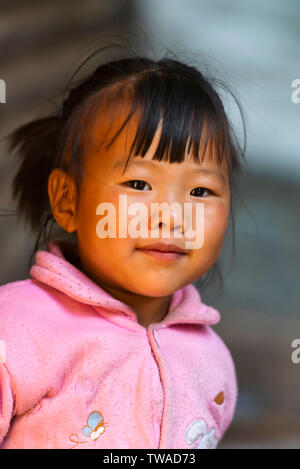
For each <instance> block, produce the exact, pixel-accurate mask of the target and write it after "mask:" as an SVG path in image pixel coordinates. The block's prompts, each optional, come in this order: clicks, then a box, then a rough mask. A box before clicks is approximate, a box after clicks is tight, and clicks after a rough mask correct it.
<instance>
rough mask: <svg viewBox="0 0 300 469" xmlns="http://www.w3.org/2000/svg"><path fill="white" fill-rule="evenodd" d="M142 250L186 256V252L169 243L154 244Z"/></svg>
mask: <svg viewBox="0 0 300 469" xmlns="http://www.w3.org/2000/svg"><path fill="white" fill-rule="evenodd" d="M138 249H141V250H147V251H148V250H151V251H160V252H165V253H170V252H172V253H178V254H186V251H185V250H184V249H182V248H180V247H179V246H177V245H176V244H172V243H171V244H168V243H154V244H148V245H147V246H143V247H141V248H138Z"/></svg>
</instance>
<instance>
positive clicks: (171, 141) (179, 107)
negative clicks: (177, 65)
mask: <svg viewBox="0 0 300 469" xmlns="http://www.w3.org/2000/svg"><path fill="white" fill-rule="evenodd" d="M124 88H127V90H126V91H127V92H128V91H129V95H130V101H129V102H130V106H129V112H128V114H127V116H126V118H125V120H124V122H123V123H122V125H121V127H120V128H119V129H118V131H117V132H116V133H115V134H114V135H113V136H112V138H111V139H110V140H109V141H108V143H107V145H106V146H105V147H106V148H107V149H109V148H110V147H111V146H112V145H113V143H114V141H115V140H116V139H117V137H118V135H119V134H120V133H121V132H122V130H123V129H124V128H125V126H126V124H127V123H128V122H129V121H130V119H132V117H133V116H135V117H137V121H138V124H137V130H136V133H135V135H134V138H133V142H132V145H131V148H130V153H129V157H128V160H127V162H126V166H127V164H128V162H129V159H130V157H131V155H132V154H133V155H135V156H137V155H139V156H142V157H144V156H145V154H146V153H147V151H148V149H149V147H150V145H151V143H152V141H153V139H154V136H155V133H156V131H157V130H158V128H159V127H160V126H161V135H160V139H159V143H158V146H157V149H156V152H155V154H154V156H153V158H152V159H154V160H158V161H162V160H164V161H168V162H170V163H175V162H177V163H180V162H183V161H184V160H185V158H186V152H187V153H190V152H191V155H192V158H193V160H194V161H195V162H199V161H200V162H202V161H203V159H204V156H205V154H206V151H207V147H208V144H209V143H211V144H212V143H213V144H214V149H215V152H214V154H216V158H217V160H218V161H219V163H221V162H222V160H223V159H224V158H225V160H226V162H227V163H228V164H229V163H230V160H231V155H230V151H231V147H230V136H229V126H228V121H227V117H226V115H225V111H224V109H223V105H222V103H221V101H220V99H219V97H218V95H217V94H216V93H215V92H213V91H212V90H205V89H203V88H201V87H200V86H199V83H196V82H193V81H191V80H188V79H183V78H182V76H179V75H178V76H177V77H174V76H171V77H170V76H164V75H163V74H158V73H149V72H148V73H146V74H144V75H143V76H142V77H136V79H135V80H134V81H133V82H131V83H130V84H129V86H128V83H127V86H125V87H124V85H123V86H121V87H120V89H119V90H118V91H117V93H116V95H115V97H117V100H118V103H119V105H120V96H119V93H122V95H123V98H124ZM127 96H128V95H127ZM110 97H111V96H110ZM127 103H128V101H127ZM119 105H118V106H117V107H119ZM127 107H128V105H127ZM114 112H115V111H114ZM126 166H125V169H126Z"/></svg>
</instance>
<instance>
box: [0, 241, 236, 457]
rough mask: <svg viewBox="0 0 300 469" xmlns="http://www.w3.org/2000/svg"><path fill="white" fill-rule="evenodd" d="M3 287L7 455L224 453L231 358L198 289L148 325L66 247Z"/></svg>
mask: <svg viewBox="0 0 300 469" xmlns="http://www.w3.org/2000/svg"><path fill="white" fill-rule="evenodd" d="M35 259H36V261H35V262H36V263H35V265H33V266H32V267H31V269H30V276H31V278H28V279H26V280H23V281H17V282H11V283H7V284H6V285H3V286H1V287H0V448H1V449H7V448H19V449H20V448H34V449H36V448H58V449H64V448H65V449H68V448H69V449H72V448H74V449H75V448H76V449H77V448H81V449H85V448H103V449H114V448H119V449H132V448H134V449H138V448H146V449H155V448H164V449H173V448H174V449H195V448H215V447H216V446H217V444H218V442H219V441H220V440H221V438H222V436H223V435H224V433H225V431H226V430H227V428H228V426H229V424H230V422H231V421H232V418H233V414H234V410H235V405H236V400H237V379H236V373H235V367H234V363H233V360H232V356H231V354H230V352H229V350H228V348H227V347H226V345H225V344H224V342H223V341H222V340H221V338H220V337H219V336H218V335H217V334H216V332H215V331H214V330H213V329H212V328H211V327H210V325H211V324H216V323H217V322H218V321H219V320H220V314H219V312H218V311H217V310H216V309H214V308H212V307H210V306H207V305H205V304H204V303H202V301H201V298H200V295H199V293H198V291H197V289H196V288H195V287H194V285H192V284H190V285H188V286H186V287H184V288H182V289H180V290H177V291H176V292H175V293H174V294H173V296H172V301H171V304H170V308H169V311H168V314H167V316H166V317H165V318H164V319H163V320H162V321H161V322H158V323H153V324H151V325H149V327H147V328H145V327H143V326H142V325H140V324H139V323H138V322H137V317H136V314H135V313H134V311H133V310H132V309H131V308H130V307H129V306H127V305H126V304H125V303H122V302H120V301H118V300H116V299H115V298H113V297H112V296H111V295H109V294H108V293H107V292H105V291H104V290H103V289H102V288H100V287H99V286H98V285H97V284H96V283H94V282H93V281H92V280H91V279H89V278H88V277H87V276H86V275H85V274H83V273H82V272H81V271H80V270H78V269H77V268H76V267H75V266H74V265H73V264H71V263H70V262H68V261H67V259H66V257H65V256H64V255H63V253H62V249H61V246H60V244H59V242H58V241H52V242H51V243H50V244H49V245H48V250H47V251H46V250H40V251H38V252H37V253H36V256H35Z"/></svg>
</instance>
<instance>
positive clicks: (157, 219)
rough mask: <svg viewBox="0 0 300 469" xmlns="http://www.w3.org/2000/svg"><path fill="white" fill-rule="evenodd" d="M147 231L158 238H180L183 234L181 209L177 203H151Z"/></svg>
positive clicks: (180, 205)
mask: <svg viewBox="0 0 300 469" xmlns="http://www.w3.org/2000/svg"><path fill="white" fill-rule="evenodd" d="M149 215H150V216H149V226H148V229H149V230H150V231H151V232H152V233H154V232H156V233H157V234H156V236H157V237H159V236H161V235H162V237H163V238H166V237H168V236H171V237H173V236H175V237H181V236H182V235H183V233H184V217H183V207H182V204H181V203H179V202H174V201H173V202H172V203H169V202H166V201H163V202H152V203H151V206H150V212H149Z"/></svg>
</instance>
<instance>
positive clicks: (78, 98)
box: [0, 57, 241, 449]
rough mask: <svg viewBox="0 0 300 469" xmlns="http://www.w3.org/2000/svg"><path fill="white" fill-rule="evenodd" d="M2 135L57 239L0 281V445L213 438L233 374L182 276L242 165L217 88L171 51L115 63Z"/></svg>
mask: <svg viewBox="0 0 300 469" xmlns="http://www.w3.org/2000/svg"><path fill="white" fill-rule="evenodd" d="M9 137H10V148H11V149H12V148H14V147H18V152H19V155H20V157H21V165H20V167H19V168H18V171H17V173H16V175H15V179H14V186H13V189H14V196H15V197H16V198H18V207H19V209H20V210H21V212H22V213H23V214H24V215H25V218H26V220H27V221H28V222H29V223H30V225H31V227H32V228H33V229H36V228H40V227H41V230H42V231H43V230H45V229H46V227H47V224H48V222H49V221H50V220H52V222H53V223H54V222H57V224H58V225H59V226H60V227H61V228H62V229H63V230H64V232H65V233H69V235H67V236H66V239H64V240H62V239H61V240H59V239H58V238H57V239H55V240H52V241H51V240H50V239H48V244H47V249H45V250H38V243H39V240H40V236H41V231H40V233H39V236H38V240H37V243H36V246H35V251H34V252H35V263H34V265H32V267H31V269H30V278H28V279H26V280H23V281H16V282H12V283H8V284H6V285H3V286H2V287H1V288H0V443H1V444H0V447H1V448H2V449H4V448H5V449H6V448H61V449H63V448H69V449H71V448H105V449H108V448H109V449H113V448H130V449H131V448H152V449H153V448H165V449H175V448H179V449H195V448H215V447H216V446H217V444H218V443H219V441H220V440H221V438H222V437H223V435H224V433H225V431H226V430H227V428H228V426H229V424H230V422H231V421H232V418H233V415H234V411H235V406H236V401H237V380H236V373H235V367H234V363H233V360H232V357H231V354H230V352H229V350H228V348H227V347H226V345H225V344H224V342H223V341H222V340H221V338H220V337H219V336H218V335H217V334H216V333H215V332H214V330H213V329H212V328H211V325H214V324H216V323H217V322H218V321H219V320H220V314H219V312H218V311H217V310H216V309H215V308H213V307H211V306H207V305H206V304H204V303H203V302H202V300H201V297H200V295H199V292H198V290H197V289H196V287H195V286H194V285H193V282H195V281H196V280H198V279H200V278H201V279H205V278H207V274H208V273H211V272H212V271H213V269H214V268H215V267H216V262H217V258H218V256H219V254H220V251H221V248H222V243H223V240H224V237H225V233H226V228H227V225H228V220H229V216H230V212H231V208H232V200H231V199H232V194H233V190H232V188H233V176H234V174H235V173H236V171H237V170H238V169H240V168H241V164H240V161H239V157H240V148H239V145H238V143H237V140H236V138H235V137H234V133H233V131H232V128H231V126H230V123H229V121H228V119H227V117H226V114H225V111H224V108H223V105H222V102H221V100H220V97H219V96H218V94H217V92H216V90H215V89H214V87H213V86H212V84H211V83H210V82H209V81H208V79H207V78H205V77H204V76H203V75H202V74H201V73H200V72H199V71H198V70H197V69H196V68H194V67H192V66H188V65H186V64H184V63H181V62H178V61H176V60H171V59H169V58H163V59H161V60H158V61H154V60H150V59H147V58H139V57H135V58H128V59H121V60H118V61H113V62H110V63H105V64H102V65H101V66H99V67H98V68H97V69H96V70H95V72H94V73H93V74H92V75H91V76H90V77H88V78H87V79H86V80H84V81H82V82H81V83H80V84H79V85H78V86H77V87H74V88H73V89H72V90H71V91H70V93H69V95H68V97H67V98H66V99H65V100H64V101H63V104H62V109H61V112H60V113H58V114H57V115H54V116H50V117H48V118H43V119H39V120H35V121H33V122H30V123H29V124H27V125H24V126H22V127H21V128H19V129H17V130H15V132H14V133H13V134H12V135H10V136H9ZM159 204H165V205H162V207H163V209H159V210H157V207H158V205H159ZM166 207H167V208H168V210H169V211H168V210H167V209H166ZM186 207H187V208H188V210H187V211H186V212H185V211H184V209H185V208H186ZM137 208H139V209H140V212H139V213H140V214H141V216H140V218H139V220H138V222H137V219H136V218H137V217H136V214H137V212H138V210H137ZM180 209H182V210H181V211H180ZM166 213H167V214H168V215H169V219H167V218H168V217H167V216H166ZM199 214H200V215H201V216H200V215H199ZM198 215H199V216H198ZM168 223H169V226H168V229H167V228H166V226H167V225H168ZM141 227H143V229H141ZM146 228H147V229H148V231H146ZM166 230H167V231H166ZM199 231H200V234H199ZM72 233H73V235H72ZM154 233H156V236H155V235H153V236H152V234H154ZM191 233H192V234H194V235H195V236H196V238H197V239H196V241H197V242H195V243H194V244H193V239H192V237H191V236H190V235H191ZM68 236H69V238H68ZM195 236H194V237H195ZM49 238H50V236H49ZM36 251H37V252H36Z"/></svg>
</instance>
